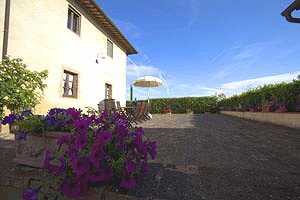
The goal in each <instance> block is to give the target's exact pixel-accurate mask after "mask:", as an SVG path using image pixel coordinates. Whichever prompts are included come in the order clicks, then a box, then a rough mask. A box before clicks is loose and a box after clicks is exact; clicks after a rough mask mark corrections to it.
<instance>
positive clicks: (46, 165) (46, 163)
mask: <svg viewBox="0 0 300 200" xmlns="http://www.w3.org/2000/svg"><path fill="white" fill-rule="evenodd" d="M51 157H52V155H51V152H50V151H49V150H46V155H45V159H44V164H43V169H47V170H48V171H49V170H50V161H51Z"/></svg>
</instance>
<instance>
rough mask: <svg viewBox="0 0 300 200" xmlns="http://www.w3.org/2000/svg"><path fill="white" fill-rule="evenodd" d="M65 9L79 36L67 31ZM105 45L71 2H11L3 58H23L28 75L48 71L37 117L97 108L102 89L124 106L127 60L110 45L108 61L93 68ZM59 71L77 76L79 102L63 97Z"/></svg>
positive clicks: (92, 24) (88, 19) (103, 37)
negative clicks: (74, 18) (72, 13)
mask: <svg viewBox="0 0 300 200" xmlns="http://www.w3.org/2000/svg"><path fill="white" fill-rule="evenodd" d="M0 5H1V4H0ZM69 5H71V6H72V7H73V8H75V9H76V10H77V11H78V12H79V13H80V14H81V33H80V36H78V35H77V34H75V33H73V32H72V31H70V30H69V29H68V28H67V15H68V6H69ZM111 40H112V41H113V39H111ZM106 42H107V36H106V35H105V34H104V33H103V32H102V31H101V28H100V27H97V25H96V23H95V22H94V21H93V19H92V18H91V17H90V16H88V14H87V13H85V11H84V10H82V9H81V7H80V6H79V5H77V4H76V3H75V1H70V2H68V1H65V0H52V1H36V0H26V1H23V0H14V1H12V2H11V18H10V32H9V45H8V54H9V55H11V56H12V57H19V58H22V59H23V60H24V62H25V63H26V64H28V68H29V69H31V70H38V71H40V70H44V69H47V70H48V71H49V77H48V79H47V81H46V83H47V85H48V87H47V89H46V90H45V98H44V101H43V102H42V103H41V104H40V105H39V106H37V110H36V112H37V113H45V112H46V111H47V110H48V109H49V108H51V107H76V108H79V107H80V108H84V107H85V106H93V107H95V108H96V107H97V106H96V105H97V103H99V101H100V100H102V99H104V94H105V93H104V85H105V83H109V84H111V85H112V86H113V98H114V99H116V100H118V101H121V103H122V105H125V100H126V54H125V53H124V52H123V51H122V50H121V49H120V48H119V47H118V46H117V45H116V44H115V43H114V57H113V59H111V58H110V57H106V59H99V64H96V62H95V60H96V57H97V54H98V53H100V52H104V54H106ZM64 69H67V70H70V71H73V72H76V73H78V75H79V89H78V98H68V97H62V78H63V70H64Z"/></svg>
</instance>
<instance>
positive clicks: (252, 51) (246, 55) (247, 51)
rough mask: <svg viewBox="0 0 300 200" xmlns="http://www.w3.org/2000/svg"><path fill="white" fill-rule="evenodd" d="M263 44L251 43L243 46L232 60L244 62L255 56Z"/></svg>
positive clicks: (262, 47)
mask: <svg viewBox="0 0 300 200" xmlns="http://www.w3.org/2000/svg"><path fill="white" fill-rule="evenodd" d="M265 45H266V44H263V43H253V44H250V45H247V46H245V47H244V48H243V49H242V50H241V51H240V52H239V53H237V54H236V55H235V56H234V57H233V58H232V60H234V61H237V60H246V59H251V58H253V57H255V56H257V55H258V54H259V53H260V52H261V51H262V50H263V49H264V47H265Z"/></svg>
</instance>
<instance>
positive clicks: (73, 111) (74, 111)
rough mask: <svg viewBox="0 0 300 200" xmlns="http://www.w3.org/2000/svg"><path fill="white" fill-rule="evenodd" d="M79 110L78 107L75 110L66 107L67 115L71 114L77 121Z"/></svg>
mask: <svg viewBox="0 0 300 200" xmlns="http://www.w3.org/2000/svg"><path fill="white" fill-rule="evenodd" d="M81 111H82V110H80V109H79V110H77V109H75V108H68V109H67V115H69V116H71V117H72V119H73V120H75V121H77V120H79V119H80V115H81Z"/></svg>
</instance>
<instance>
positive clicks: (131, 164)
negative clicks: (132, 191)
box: [125, 160, 136, 173]
mask: <svg viewBox="0 0 300 200" xmlns="http://www.w3.org/2000/svg"><path fill="white" fill-rule="evenodd" d="M125 170H126V172H128V173H132V172H135V170H136V164H135V163H134V162H132V160H127V161H126V162H125Z"/></svg>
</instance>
